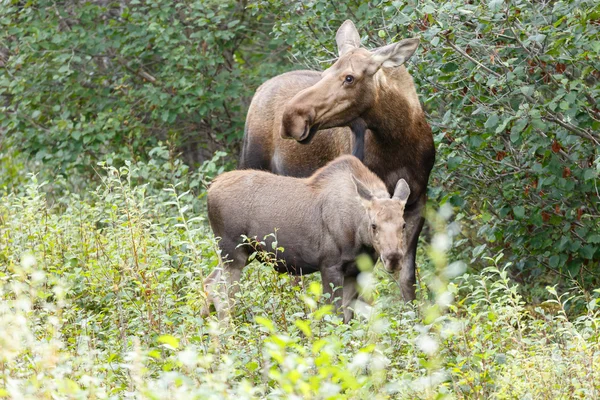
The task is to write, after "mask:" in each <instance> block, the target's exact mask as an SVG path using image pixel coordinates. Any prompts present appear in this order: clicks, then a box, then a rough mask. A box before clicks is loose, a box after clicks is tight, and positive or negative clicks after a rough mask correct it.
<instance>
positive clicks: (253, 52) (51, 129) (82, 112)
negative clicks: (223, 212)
mask: <svg viewBox="0 0 600 400" xmlns="http://www.w3.org/2000/svg"><path fill="white" fill-rule="evenodd" d="M1 13H2V18H1V19H0V24H1V26H2V29H1V30H0V44H1V45H0V51H1V54H0V55H1V56H2V57H0V66H1V67H2V68H0V88H1V89H2V90H1V92H2V100H3V103H4V104H2V106H3V112H2V113H0V126H2V129H3V131H4V132H5V133H4V134H5V135H10V136H12V135H15V136H18V140H17V141H15V143H14V144H15V145H17V146H18V148H20V149H21V151H26V152H27V153H28V154H30V155H31V156H33V157H35V159H36V160H41V161H43V162H44V164H45V165H46V166H48V167H50V168H52V169H54V170H55V171H56V172H60V173H70V174H72V173H76V174H78V175H81V174H87V176H89V174H92V175H93V170H92V167H93V166H94V165H95V164H96V162H97V161H99V160H107V161H111V160H112V161H113V162H115V164H116V165H122V161H121V162H119V160H124V159H141V160H144V159H147V152H148V151H149V150H150V149H152V148H153V147H155V146H156V145H157V143H158V141H162V142H166V143H168V144H169V148H170V150H171V151H172V152H173V157H176V156H178V155H179V153H182V154H183V157H184V159H185V161H186V163H187V164H189V165H193V164H196V163H198V162H201V161H204V160H205V159H207V158H210V155H211V154H212V153H213V152H214V151H215V149H218V148H224V147H225V146H228V145H229V146H232V148H235V147H234V145H235V144H236V139H238V138H240V137H241V132H242V127H243V121H244V115H243V113H244V109H245V107H246V104H247V103H248V100H249V98H250V96H251V95H252V92H253V90H254V89H255V88H256V87H257V86H258V84H259V83H261V82H262V81H264V80H266V79H267V78H268V77H270V76H273V75H275V74H277V73H278V72H279V71H281V67H282V66H284V65H285V63H284V62H281V60H280V57H279V53H280V51H281V49H280V46H279V45H278V43H279V41H278V40H273V39H271V38H270V37H269V31H268V29H267V30H265V29H264V28H263V25H264V24H266V26H268V22H267V21H263V20H262V18H260V17H256V16H254V15H252V13H251V10H250V9H249V8H246V7H245V2H238V1H213V0H204V1H202V2H195V1H178V2H173V1H170V0H149V1H145V0H144V1H121V2H109V1H85V2H67V4H66V5H58V4H57V3H56V2H54V1H46V0H41V1H35V2H21V1H5V2H3V5H2V11H1Z"/></svg>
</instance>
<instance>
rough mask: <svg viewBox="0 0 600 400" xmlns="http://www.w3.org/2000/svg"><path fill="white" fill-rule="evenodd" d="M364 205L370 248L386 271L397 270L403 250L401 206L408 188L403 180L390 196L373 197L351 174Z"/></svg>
mask: <svg viewBox="0 0 600 400" xmlns="http://www.w3.org/2000/svg"><path fill="white" fill-rule="evenodd" d="M352 178H353V180H354V183H355V184H356V191H357V193H358V195H359V196H360V198H361V201H362V203H363V205H364V206H365V209H366V212H367V216H368V223H369V228H368V229H369V235H370V237H371V243H372V245H373V248H374V249H375V251H376V252H377V253H379V256H380V258H381V261H382V262H383V266H384V267H385V269H386V271H387V272H389V273H394V272H398V271H399V270H400V267H401V265H402V260H403V259H404V255H405V253H406V247H407V245H406V241H405V237H404V234H405V227H406V223H405V222H404V207H405V205H406V200H407V199H408V196H409V195H410V188H409V186H408V184H407V183H406V181H405V180H404V179H400V180H399V181H398V183H397V184H396V189H395V190H394V195H393V196H392V198H391V199H390V198H387V197H386V198H382V197H375V196H374V195H373V193H372V192H371V191H370V190H369V189H368V188H367V187H366V186H365V185H364V184H363V183H362V182H361V181H359V180H357V179H356V178H354V176H353V177H352Z"/></svg>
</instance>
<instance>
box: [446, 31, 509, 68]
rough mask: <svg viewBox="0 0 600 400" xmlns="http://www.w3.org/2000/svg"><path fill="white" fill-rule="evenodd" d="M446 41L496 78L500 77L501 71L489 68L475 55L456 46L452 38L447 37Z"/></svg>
mask: <svg viewBox="0 0 600 400" xmlns="http://www.w3.org/2000/svg"><path fill="white" fill-rule="evenodd" d="M446 43H448V45H449V46H450V47H452V48H453V49H454V50H456V52H457V53H459V54H460V55H461V56H463V57H465V58H466V59H468V60H470V61H472V62H474V63H475V64H477V65H478V66H479V67H480V68H482V69H483V70H485V71H487V72H489V73H490V74H492V75H494V76H495V77H496V78H500V77H501V76H502V75H500V74H499V73H497V72H496V71H493V70H491V69H489V68H488V67H486V66H485V65H483V64H482V63H480V62H479V61H477V60H476V59H474V58H473V57H471V56H470V55H468V54H467V53H466V52H465V51H464V50H462V49H461V48H459V47H458V46H456V45H455V44H454V43H452V42H451V41H450V39H448V38H446Z"/></svg>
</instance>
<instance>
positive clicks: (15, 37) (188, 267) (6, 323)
mask: <svg viewBox="0 0 600 400" xmlns="http://www.w3.org/2000/svg"><path fill="white" fill-rule="evenodd" d="M59 3H60V2H53V1H46V0H38V1H34V2H26V1H18V0H9V1H5V2H3V3H2V5H0V25H1V26H2V29H1V30H0V88H1V90H0V106H1V107H2V110H1V111H0V188H2V189H1V191H2V194H1V201H0V398H32V399H33V398H35V399H38V398H82V399H88V398H124V397H138V398H155V399H165V398H173V399H184V398H198V399H204V398H214V399H221V398H273V399H275V398H315V399H327V398H331V399H335V398H349V399H356V398H382V399H384V398H490V397H491V398H551V399H554V398H564V399H567V398H597V397H600V375H599V373H598V372H597V371H600V333H599V332H600V329H599V324H600V314H599V307H600V300H599V298H600V291H599V290H598V289H597V288H598V287H600V279H599V278H600V272H598V266H599V264H600V193H599V190H600V189H599V188H598V181H599V179H598V177H599V174H600V152H599V149H600V145H599V143H600V133H599V132H600V109H599V107H600V106H598V101H599V100H598V99H599V98H600V84H599V80H600V61H599V60H600V34H599V30H600V6H599V5H598V4H597V2H596V1H591V0H590V1H553V2H530V1H512V2H510V3H508V2H504V1H497V0H492V1H486V2H481V3H480V2H470V3H474V4H468V3H469V2H468V3H465V2H458V1H447V2H433V1H429V0H426V1H421V2H418V3H417V2H412V1H407V2H399V1H372V2H366V1H356V2H351V3H347V4H342V3H339V4H338V3H337V2H327V1H324V0H315V1H305V2H289V1H281V0H262V1H255V2H245V1H239V2H238V1H231V0H223V1H213V0H204V1H196V2H191V1H167V0H131V1H113V2H109V1H103V0H98V1H89V2H67V5H64V4H59ZM347 18H350V19H352V20H353V21H354V22H355V23H356V25H357V27H358V29H359V31H360V32H361V34H363V38H362V39H363V44H364V45H365V46H367V47H376V46H379V45H382V44H384V43H388V42H391V41H394V40H397V39H399V38H404V37H410V36H415V35H419V36H420V37H421V40H422V42H421V43H422V44H421V48H420V50H418V51H417V55H416V56H415V57H413V59H411V61H410V62H409V65H408V68H409V70H410V72H411V73H412V75H413V77H414V78H415V81H416V82H417V84H418V92H419V94H420V96H421V100H422V101H423V103H424V105H425V108H426V110H427V112H428V117H429V118H428V119H429V121H430V123H431V125H432V128H433V130H434V136H435V141H436V146H437V149H438V157H437V164H436V167H435V168H434V175H433V176H432V179H431V185H430V192H429V195H430V204H429V207H428V209H429V212H428V223H427V228H426V229H427V234H426V235H424V236H425V237H424V240H423V243H422V244H421V247H420V252H419V260H418V265H419V266H420V271H419V288H418V299H419V300H418V301H417V302H416V303H415V304H411V305H407V304H403V302H402V301H401V298H400V293H399V290H398V287H397V286H396V284H395V283H394V282H393V280H391V279H390V277H389V276H387V275H386V274H385V273H383V272H381V271H380V269H379V267H378V266H376V267H375V268H374V269H372V266H369V265H365V266H364V268H365V271H367V272H365V273H364V276H363V277H362V279H361V283H362V285H363V290H364V291H365V292H366V293H365V297H372V298H373V305H372V306H365V307H364V309H361V311H360V314H361V317H359V318H357V319H356V320H354V321H352V322H351V323H350V324H349V325H344V324H342V323H341V321H340V320H339V319H338V318H337V317H334V316H332V315H331V314H330V310H329V308H328V307H327V306H325V305H324V301H323V299H322V295H321V292H320V283H319V277H317V276H310V277H307V278H304V279H303V280H302V281H301V282H300V284H299V285H295V284H293V282H291V280H290V278H289V277H287V276H283V275H278V274H276V273H275V272H274V271H273V270H272V267H271V266H270V265H268V263H267V265H264V264H260V263H258V262H255V263H253V264H252V265H251V266H250V267H249V268H247V270H246V271H245V273H244V278H243V279H244V281H243V282H242V292H241V295H240V296H239V298H238V302H239V306H238V307H237V310H238V312H237V314H236V315H235V316H234V317H233V319H232V321H231V324H230V325H227V326H224V325H219V324H218V323H217V321H216V320H215V319H214V318H209V319H206V320H205V319H202V318H200V317H199V311H200V309H201V308H202V306H203V305H204V293H203V289H202V279H203V277H204V276H206V275H207V274H208V273H209V272H210V271H211V270H212V269H213V268H214V267H215V266H216V264H217V254H216V251H215V242H214V238H213V237H212V235H211V233H210V230H209V229H208V226H207V223H206V213H205V202H204V195H205V187H206V184H207V183H208V182H210V180H211V179H212V178H213V177H214V176H216V175H217V174H219V173H221V172H222V171H224V170H226V169H230V168H232V167H233V166H234V163H235V158H236V156H237V153H238V150H239V144H240V138H241V135H242V132H243V123H244V118H245V111H246V106H247V104H248V100H249V99H250V97H251V96H252V94H253V92H254V90H255V89H256V87H257V86H258V85H259V84H260V83H261V82H263V81H264V80H266V79H268V78H269V77H271V76H273V75H276V74H278V73H280V72H283V71H286V70H290V69H292V68H306V67H311V68H318V69H322V68H324V67H326V66H327V65H329V64H330V63H331V60H332V59H333V58H334V57H335V53H334V33H335V30H336V29H337V27H338V26H339V25H340V24H341V23H342V22H343V20H345V19H347Z"/></svg>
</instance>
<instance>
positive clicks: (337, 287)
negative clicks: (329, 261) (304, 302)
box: [321, 264, 344, 312]
mask: <svg viewBox="0 0 600 400" xmlns="http://www.w3.org/2000/svg"><path fill="white" fill-rule="evenodd" d="M321 279H322V281H323V293H329V300H328V301H329V303H331V304H333V306H334V307H335V310H336V312H340V310H342V299H343V286H344V273H343V272H342V264H336V265H331V266H328V267H325V268H323V269H322V270H321Z"/></svg>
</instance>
